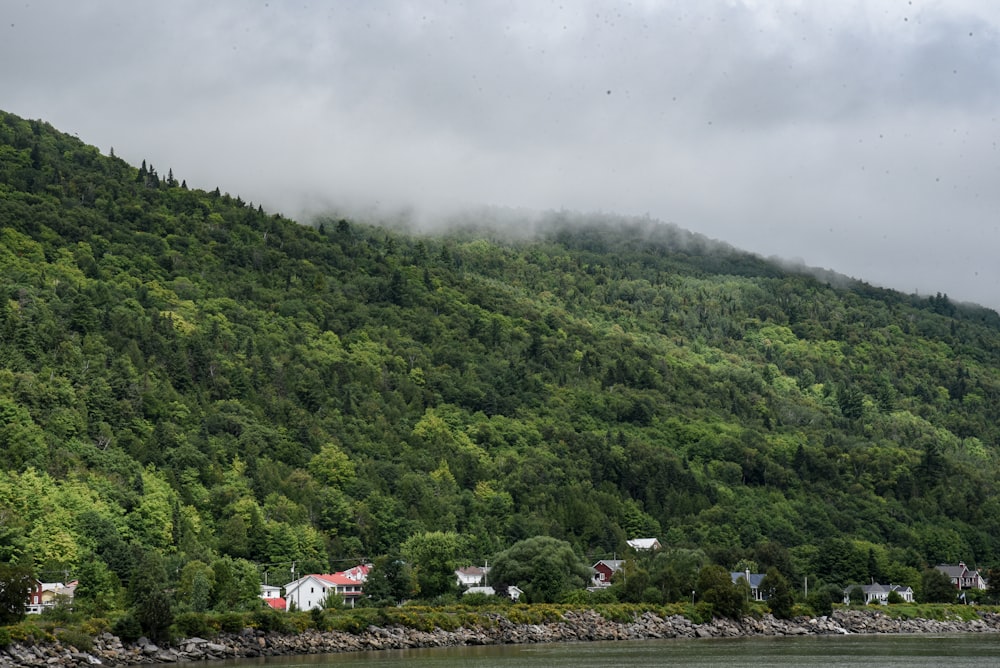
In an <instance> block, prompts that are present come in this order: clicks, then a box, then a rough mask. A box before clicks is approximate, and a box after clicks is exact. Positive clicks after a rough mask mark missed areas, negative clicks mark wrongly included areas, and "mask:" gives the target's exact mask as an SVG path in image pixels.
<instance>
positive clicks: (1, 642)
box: [0, 626, 10, 649]
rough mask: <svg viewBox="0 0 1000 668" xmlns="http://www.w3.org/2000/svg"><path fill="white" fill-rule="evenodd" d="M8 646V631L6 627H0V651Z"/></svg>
mask: <svg viewBox="0 0 1000 668" xmlns="http://www.w3.org/2000/svg"><path fill="white" fill-rule="evenodd" d="M9 645H10V631H8V630H7V628H6V627H3V626H0V649H5V648H7V647H8V646H9Z"/></svg>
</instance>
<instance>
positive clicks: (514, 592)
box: [462, 585, 524, 602]
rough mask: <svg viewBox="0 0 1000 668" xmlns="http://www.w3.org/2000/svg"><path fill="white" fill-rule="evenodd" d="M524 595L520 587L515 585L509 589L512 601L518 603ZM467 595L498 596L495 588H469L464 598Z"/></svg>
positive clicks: (508, 594) (464, 592)
mask: <svg viewBox="0 0 1000 668" xmlns="http://www.w3.org/2000/svg"><path fill="white" fill-rule="evenodd" d="M523 593H524V592H523V591H521V589H520V588H519V587H515V586H513V585H511V586H510V587H507V596H509V597H510V600H512V601H515V602H516V601H517V599H519V598H521V594H523ZM466 594H486V595H487V596H496V595H497V592H496V590H495V589H494V588H493V587H469V588H468V589H466V590H465V591H463V592H462V595H463V596H465V595H466Z"/></svg>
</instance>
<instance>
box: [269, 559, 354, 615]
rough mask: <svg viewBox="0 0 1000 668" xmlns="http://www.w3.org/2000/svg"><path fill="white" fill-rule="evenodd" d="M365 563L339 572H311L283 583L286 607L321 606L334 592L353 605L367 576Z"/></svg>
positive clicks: (305, 608) (305, 607)
mask: <svg viewBox="0 0 1000 668" xmlns="http://www.w3.org/2000/svg"><path fill="white" fill-rule="evenodd" d="M369 569H370V567H369V566H368V565H367V564H362V565H361V566H356V567H354V568H351V569H348V570H347V571H341V572H339V573H311V574H309V575H306V576H303V577H301V578H299V579H298V580H295V581H294V582H289V583H288V584H286V585H285V601H286V603H287V605H288V608H289V609H291V608H292V607H293V606H294V608H295V609H296V610H314V609H317V608H322V607H323V604H324V603H325V602H326V599H327V596H329V595H331V594H335V595H337V596H340V597H341V598H342V599H344V603H346V604H347V605H349V606H351V607H352V608H353V607H354V602H355V601H356V600H357V599H358V598H360V597H361V596H362V595H363V593H364V592H363V588H362V585H363V583H364V581H365V580H366V579H367V578H368V571H369Z"/></svg>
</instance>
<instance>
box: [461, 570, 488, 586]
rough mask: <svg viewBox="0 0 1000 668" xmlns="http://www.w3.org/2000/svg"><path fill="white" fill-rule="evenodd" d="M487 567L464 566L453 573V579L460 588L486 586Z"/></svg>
mask: <svg viewBox="0 0 1000 668" xmlns="http://www.w3.org/2000/svg"><path fill="white" fill-rule="evenodd" d="M489 572H490V568H489V566H465V567H464V568H459V569H458V570H456V571H455V578H456V579H457V580H458V584H459V586H460V587H479V586H483V585H485V584H486V576H487V575H489Z"/></svg>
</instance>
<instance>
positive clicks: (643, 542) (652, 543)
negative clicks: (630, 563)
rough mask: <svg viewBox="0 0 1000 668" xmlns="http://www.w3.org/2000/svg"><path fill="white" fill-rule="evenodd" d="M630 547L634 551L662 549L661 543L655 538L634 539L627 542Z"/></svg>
mask: <svg viewBox="0 0 1000 668" xmlns="http://www.w3.org/2000/svg"><path fill="white" fill-rule="evenodd" d="M626 542H627V543H628V546H629V547H631V548H632V549H633V550H658V549H660V541H658V540H656V539H655V538H633V539H632V540H629V541H626Z"/></svg>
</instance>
